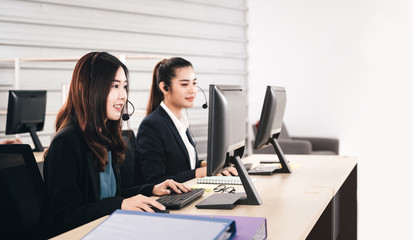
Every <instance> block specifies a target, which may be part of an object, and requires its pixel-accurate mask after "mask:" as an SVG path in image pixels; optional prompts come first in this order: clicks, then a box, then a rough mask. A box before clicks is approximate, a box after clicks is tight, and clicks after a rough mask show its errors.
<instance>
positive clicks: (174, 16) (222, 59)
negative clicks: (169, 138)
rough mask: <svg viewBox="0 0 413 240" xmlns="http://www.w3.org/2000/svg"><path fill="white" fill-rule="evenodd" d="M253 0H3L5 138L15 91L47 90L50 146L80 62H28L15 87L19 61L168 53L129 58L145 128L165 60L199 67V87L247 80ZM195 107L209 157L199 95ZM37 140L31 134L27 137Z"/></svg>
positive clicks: (0, 132)
mask: <svg viewBox="0 0 413 240" xmlns="http://www.w3.org/2000/svg"><path fill="white" fill-rule="evenodd" d="M246 29H247V23H246V0H232V1H230V2H222V1H220V0H187V1H174V0H157V1H147V0H122V1H117V0H106V1H100V0H88V1H83V0H72V1H66V0H32V1H4V0H2V1H1V7H0V140H2V139H4V138H11V137H14V136H5V135H4V132H5V131H4V130H5V127H6V114H5V113H6V110H7V98H8V91H9V90H10V89H13V88H19V89H22V90H28V89H45V90H47V107H46V112H48V114H47V115H46V121H45V127H44V131H41V132H39V133H38V135H39V138H40V140H41V142H42V144H43V145H45V146H48V145H49V143H50V139H51V136H53V134H54V132H55V129H54V121H55V119H56V113H57V112H58V110H59V109H60V107H61V106H62V101H61V95H62V91H61V88H62V84H68V83H69V82H70V80H71V75H72V72H73V68H74V65H75V63H76V61H71V62H40V63H39V62H22V63H21V71H20V80H19V84H17V85H18V86H14V85H15V84H14V81H13V79H14V66H13V62H11V63H7V62H4V61H2V60H3V59H12V60H13V59H14V58H73V59H76V58H80V57H81V56H83V55H84V54H86V53H87V52H90V51H107V52H109V53H111V54H114V55H116V56H119V55H121V54H122V55H126V56H136V55H139V56H142V55H154V54H156V55H158V56H159V55H160V56H161V57H159V58H158V59H137V60H131V59H130V58H129V59H127V60H126V62H125V64H126V65H127V66H128V68H129V70H130V81H129V83H130V92H129V99H130V100H131V102H133V103H134V105H135V107H136V108H137V111H136V112H135V114H134V115H133V116H132V118H131V120H129V122H130V126H131V128H132V130H134V131H135V132H136V131H137V129H138V127H139V124H140V121H141V120H142V118H143V117H144V113H145V108H146V105H147V100H148V96H149V89H150V83H151V81H152V71H153V68H154V66H155V64H156V63H157V62H158V61H159V60H161V59H162V58H163V56H164V57H170V56H180V57H184V58H186V59H188V60H189V61H191V62H192V64H193V65H194V69H195V72H196V74H197V78H198V84H199V85H200V86H201V87H202V88H203V89H204V90H205V91H206V94H207V97H208V85H209V84H239V85H243V86H245V85H246V83H247V72H246V65H247V52H246V46H247V40H246ZM198 96H199V97H198V98H197V99H196V102H195V107H193V108H192V109H190V110H188V115H189V118H190V120H191V130H192V133H193V134H194V136H195V139H196V141H197V150H198V153H199V156H200V158H201V159H205V158H206V147H207V119H208V118H207V114H208V111H206V110H205V109H202V108H201V106H202V104H203V103H204V101H205V100H204V97H203V96H202V95H198ZM20 137H21V138H22V140H23V142H24V143H29V144H31V143H32V140H31V138H30V136H29V134H21V135H20Z"/></svg>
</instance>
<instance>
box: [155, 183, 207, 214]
mask: <svg viewBox="0 0 413 240" xmlns="http://www.w3.org/2000/svg"><path fill="white" fill-rule="evenodd" d="M204 191H205V189H204V188H197V189H192V190H191V191H189V192H186V193H184V192H183V193H175V192H174V193H171V194H169V195H165V196H162V197H160V198H158V199H157V200H156V201H158V202H159V203H161V204H162V205H164V206H165V207H166V209H169V210H178V209H181V208H183V207H185V206H186V205H188V204H189V203H191V202H192V201H194V200H195V199H197V198H199V197H201V196H202V194H204Z"/></svg>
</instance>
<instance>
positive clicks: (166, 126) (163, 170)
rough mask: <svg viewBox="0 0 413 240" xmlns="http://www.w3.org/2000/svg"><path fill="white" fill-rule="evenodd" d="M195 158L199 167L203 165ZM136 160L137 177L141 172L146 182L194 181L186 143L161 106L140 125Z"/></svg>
mask: <svg viewBox="0 0 413 240" xmlns="http://www.w3.org/2000/svg"><path fill="white" fill-rule="evenodd" d="M188 135H189V131H187V136H188ZM189 141H190V143H191V144H192V145H193V146H194V147H195V144H194V142H193V140H192V137H189ZM195 155H196V168H198V167H199V165H200V162H199V160H198V154H195ZM136 161H137V162H136V164H135V166H136V167H135V169H136V171H135V174H140V173H141V174H142V176H143V181H144V182H146V183H155V184H156V183H160V182H162V181H164V180H166V179H173V180H175V181H177V182H185V181H187V180H190V179H192V178H195V170H191V165H190V162H189V154H188V151H187V149H186V147H185V144H184V142H183V141H182V138H181V136H180V135H179V132H178V130H177V129H176V127H175V125H174V123H173V121H172V119H171V118H170V117H169V115H168V113H167V112H166V111H165V110H164V109H163V108H162V107H161V106H158V107H157V108H156V109H155V111H153V112H152V113H151V114H149V115H148V116H146V117H145V118H144V120H143V121H142V123H141V125H140V126H139V130H138V133H137V137H136ZM139 168H140V169H139Z"/></svg>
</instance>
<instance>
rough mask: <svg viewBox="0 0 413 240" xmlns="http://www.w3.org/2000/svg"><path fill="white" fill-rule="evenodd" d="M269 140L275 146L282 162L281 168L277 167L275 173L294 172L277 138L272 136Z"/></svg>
mask: <svg viewBox="0 0 413 240" xmlns="http://www.w3.org/2000/svg"><path fill="white" fill-rule="evenodd" d="M268 141H269V142H270V143H271V144H272V146H273V147H274V150H275V153H276V154H277V157H278V160H279V161H280V163H281V168H279V169H276V170H275V172H274V173H292V171H291V168H290V166H289V165H288V163H287V160H286V159H285V156H284V153H283V150H281V147H280V144H279V143H278V141H277V139H275V138H272V137H270V138H269V139H268Z"/></svg>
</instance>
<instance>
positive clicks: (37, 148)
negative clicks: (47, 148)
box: [29, 126, 44, 152]
mask: <svg viewBox="0 0 413 240" xmlns="http://www.w3.org/2000/svg"><path fill="white" fill-rule="evenodd" d="M29 130H30V136H31V137H32V140H33V143H34V149H33V152H43V151H44V148H43V146H42V144H41V143H40V139H39V137H38V136H37V134H36V126H30V127H29Z"/></svg>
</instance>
